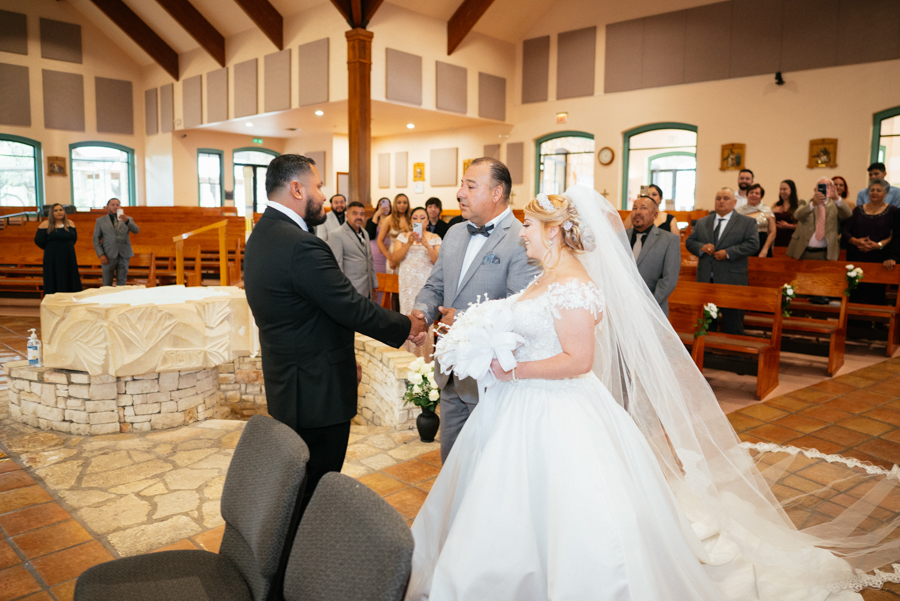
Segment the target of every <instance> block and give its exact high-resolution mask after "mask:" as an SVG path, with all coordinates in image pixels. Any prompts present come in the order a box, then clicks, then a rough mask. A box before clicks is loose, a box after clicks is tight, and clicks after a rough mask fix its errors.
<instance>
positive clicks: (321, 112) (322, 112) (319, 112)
mask: <svg viewBox="0 0 900 601" xmlns="http://www.w3.org/2000/svg"><path fill="white" fill-rule="evenodd" d="M324 114H325V111H316V117H321V116H322V115H324Z"/></svg>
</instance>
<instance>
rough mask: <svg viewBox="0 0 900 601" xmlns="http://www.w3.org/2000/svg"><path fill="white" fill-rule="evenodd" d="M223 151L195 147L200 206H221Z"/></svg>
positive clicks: (223, 177)
mask: <svg viewBox="0 0 900 601" xmlns="http://www.w3.org/2000/svg"><path fill="white" fill-rule="evenodd" d="M224 155H225V153H223V152H222V151H221V150H215V149H213V148H198V149H197V188H198V190H197V191H198V202H199V204H200V206H201V207H221V206H222V204H223V203H224V200H225V169H224V168H223V167H224V166H223V163H224V162H225V156H224Z"/></svg>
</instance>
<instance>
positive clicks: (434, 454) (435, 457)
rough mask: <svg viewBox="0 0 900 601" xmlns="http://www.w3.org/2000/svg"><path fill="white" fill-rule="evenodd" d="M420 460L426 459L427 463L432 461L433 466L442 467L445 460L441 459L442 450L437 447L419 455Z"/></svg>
mask: <svg viewBox="0 0 900 601" xmlns="http://www.w3.org/2000/svg"><path fill="white" fill-rule="evenodd" d="M418 459H419V461H424V462H425V463H430V464H431V465H433V466H436V467H441V466H442V465H443V462H442V461H441V450H440V449H437V450H434V451H431V452H430V453H425V454H424V455H419V457H418Z"/></svg>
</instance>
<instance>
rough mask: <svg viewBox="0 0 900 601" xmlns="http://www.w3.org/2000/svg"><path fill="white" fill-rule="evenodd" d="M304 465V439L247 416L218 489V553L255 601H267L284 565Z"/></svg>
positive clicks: (280, 426)
mask: <svg viewBox="0 0 900 601" xmlns="http://www.w3.org/2000/svg"><path fill="white" fill-rule="evenodd" d="M308 461H309V449H307V447H306V443H304V442H303V439H301V438H300V436H299V435H298V434H297V433H296V432H294V431H293V430H292V429H290V428H289V427H287V426H285V425H284V424H282V423H281V422H279V421H276V420H275V419H272V418H271V417H265V416H262V415H255V416H253V417H252V418H250V421H248V422H247V425H246V426H245V427H244V432H243V433H242V434H241V438H240V440H239V441H238V444H237V447H236V448H235V450H234V457H232V460H231V465H230V466H229V467H228V473H227V475H226V476H225V486H224V488H223V490H222V517H223V518H224V519H225V534H224V535H223V536H222V545H221V547H220V549H219V554H220V555H222V556H224V557H226V558H227V559H228V560H230V561H231V562H232V563H233V564H234V566H235V567H236V568H237V569H238V571H239V572H240V573H241V575H242V576H243V577H244V580H245V581H246V582H247V584H248V586H249V587H250V590H251V591H252V593H253V599H255V600H256V601H265V600H266V599H267V598H269V596H270V593H271V592H272V586H273V584H276V576H278V575H279V571H280V570H281V569H282V568H283V566H284V561H283V558H284V556H285V555H286V554H287V552H288V550H289V549H288V546H289V545H290V544H291V542H292V541H291V539H290V537H289V535H292V534H293V532H294V530H293V528H294V527H295V526H296V524H297V520H298V516H299V509H300V507H299V505H300V503H299V499H300V497H301V495H302V493H303V484H304V483H305V477H306V463H307V462H308Z"/></svg>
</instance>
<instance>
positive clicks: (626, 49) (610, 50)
mask: <svg viewBox="0 0 900 601" xmlns="http://www.w3.org/2000/svg"><path fill="white" fill-rule="evenodd" d="M643 45H644V20H643V19H635V20H633V21H623V22H621V23H611V24H609V25H607V26H606V68H605V73H604V75H603V91H604V92H605V93H607V94H610V93H612V92H626V91H628V90H637V89H639V88H640V87H641V78H642V65H643V58H642V57H641V53H640V52H638V51H637V50H636V49H637V48H643Z"/></svg>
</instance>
